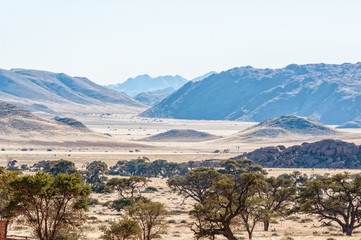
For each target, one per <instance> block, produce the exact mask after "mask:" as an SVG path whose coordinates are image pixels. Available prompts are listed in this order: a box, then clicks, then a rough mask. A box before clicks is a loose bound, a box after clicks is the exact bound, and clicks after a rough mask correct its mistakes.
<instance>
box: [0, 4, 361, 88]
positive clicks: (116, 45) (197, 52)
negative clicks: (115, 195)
mask: <svg viewBox="0 0 361 240" xmlns="http://www.w3.org/2000/svg"><path fill="white" fill-rule="evenodd" d="M360 11H361V1H359V0H337V1H336V0H102V1H100V0H51V1H49V0H31V1H29V0H0V68H3V69H11V68H29V69H38V70H47V71H52V72H64V73H67V74H69V75H71V76H82V77H87V78H89V79H91V80H92V81H94V82H96V83H99V84H102V85H105V84H111V83H120V82H123V81H125V80H126V79H127V78H129V77H135V76H137V75H140V74H149V75H151V76H159V75H175V74H178V75H181V76H183V77H185V78H187V79H192V78H195V77H197V76H199V75H202V74H204V73H207V72H209V71H217V72H221V71H225V70H228V69H230V68H233V67H240V66H248V65H250V66H254V67H260V68H280V67H284V66H286V65H288V64H292V63H296V64H306V63H320V62H324V63H334V64H339V63H344V62H351V63H356V62H359V61H361V14H360Z"/></svg>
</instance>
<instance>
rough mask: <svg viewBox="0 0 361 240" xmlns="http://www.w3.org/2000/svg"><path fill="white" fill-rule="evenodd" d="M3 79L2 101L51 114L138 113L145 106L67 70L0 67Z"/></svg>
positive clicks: (1, 78)
mask: <svg viewBox="0 0 361 240" xmlns="http://www.w3.org/2000/svg"><path fill="white" fill-rule="evenodd" d="M0 82H1V84H0V100H1V101H5V102H9V103H13V104H15V105H17V106H20V107H22V108H25V109H27V110H29V111H32V112H36V113H40V114H48V115H50V116H54V115H56V114H57V113H58V114H62V115H64V114H71V115H74V114H78V113H79V114H81V113H104V112H116V113H122V112H133V113H136V112H140V111H142V110H144V109H145V108H146V107H145V106H144V105H143V104H141V103H139V102H137V101H135V100H134V99H132V98H130V97H129V96H127V95H126V94H123V93H119V92H116V91H114V90H110V89H108V88H105V87H103V86H100V85H98V84H95V83H94V82H92V81H90V80H89V79H87V78H81V77H70V76H68V75H66V74H64V73H52V72H46V71H38V70H27V69H11V70H4V69H0Z"/></svg>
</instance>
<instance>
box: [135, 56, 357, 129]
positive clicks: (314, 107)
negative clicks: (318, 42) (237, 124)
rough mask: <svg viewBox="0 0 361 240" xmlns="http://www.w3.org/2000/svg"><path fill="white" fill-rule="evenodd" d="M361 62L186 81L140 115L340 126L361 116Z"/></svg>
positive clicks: (242, 72)
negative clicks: (288, 118) (296, 119)
mask: <svg viewBox="0 0 361 240" xmlns="http://www.w3.org/2000/svg"><path fill="white" fill-rule="evenodd" d="M360 102H361V63H356V64H350V63H345V64H341V65H332V64H307V65H295V64H293V65H289V66H287V67H285V68H281V69H257V68H253V67H239V68H234V69H231V70H228V71H225V72H221V73H219V74H213V75H211V76H209V77H208V78H205V79H204V80H202V81H198V82H188V83H187V84H185V85H184V86H183V87H182V88H180V89H179V90H178V91H176V92H175V93H173V94H172V95H170V96H168V97H167V98H166V99H164V100H163V101H162V102H161V103H159V104H158V105H156V106H154V107H153V108H151V109H148V110H146V111H145V112H144V113H142V114H141V116H145V117H156V118H178V119H205V120H222V119H226V120H244V121H256V122H261V121H264V120H265V119H269V118H274V117H277V116H281V115H289V114H293V115H298V116H304V117H311V118H314V119H316V120H318V121H320V122H322V123H325V124H342V123H344V122H346V121H351V120H354V119H356V118H357V117H359V116H360V113H361V105H360V104H359V103H360Z"/></svg>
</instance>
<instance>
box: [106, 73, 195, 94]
mask: <svg viewBox="0 0 361 240" xmlns="http://www.w3.org/2000/svg"><path fill="white" fill-rule="evenodd" d="M187 81H188V80H187V79H185V78H183V77H181V76H179V75H175V76H170V75H168V76H159V77H155V78H153V77H151V76H149V75H148V74H145V75H140V76H137V77H135V78H129V79H127V80H126V81H125V82H124V83H118V84H112V85H108V86H107V87H108V88H111V89H113V90H116V91H119V92H124V93H126V94H128V95H129V96H132V97H134V96H136V95H137V94H139V93H141V92H153V91H159V90H164V89H168V92H169V93H171V92H174V91H175V90H177V89H179V88H180V87H182V86H183V85H184V84H185V83H186V82H187Z"/></svg>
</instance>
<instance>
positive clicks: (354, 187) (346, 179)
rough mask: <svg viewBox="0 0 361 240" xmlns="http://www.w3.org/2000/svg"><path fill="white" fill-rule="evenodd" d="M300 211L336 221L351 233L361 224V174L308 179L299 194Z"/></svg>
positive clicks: (322, 219)
mask: <svg viewBox="0 0 361 240" xmlns="http://www.w3.org/2000/svg"><path fill="white" fill-rule="evenodd" d="M300 204H301V210H302V211H303V212H305V213H310V214H316V215H318V216H319V217H320V219H321V221H329V222H336V223H337V224H338V225H340V226H341V228H342V231H343V233H345V234H346V235H347V236H351V235H352V232H353V230H355V229H356V228H359V227H361V175H360V174H358V175H356V176H355V178H354V179H353V180H352V179H351V176H350V174H349V173H343V174H336V175H334V176H332V177H324V178H321V179H315V180H311V181H308V182H306V183H305V184H304V187H303V188H302V189H301V194H300Z"/></svg>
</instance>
